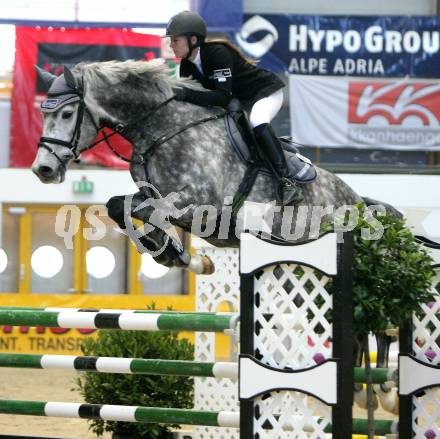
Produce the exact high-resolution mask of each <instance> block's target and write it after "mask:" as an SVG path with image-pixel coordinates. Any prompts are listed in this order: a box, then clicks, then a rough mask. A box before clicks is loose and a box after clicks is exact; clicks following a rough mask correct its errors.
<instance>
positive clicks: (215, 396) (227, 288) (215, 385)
mask: <svg viewBox="0 0 440 439" xmlns="http://www.w3.org/2000/svg"><path fill="white" fill-rule="evenodd" d="M198 253H201V254H206V255H208V256H209V257H210V258H211V259H212V261H213V262H214V265H215V273H214V274H212V275H210V276H197V290H196V311H200V312H203V311H205V312H206V311H207V312H216V311H218V310H219V307H220V306H222V305H224V304H225V303H226V304H227V306H228V308H229V311H233V312H238V310H239V297H240V276H239V270H238V249H231V248H214V247H211V246H209V244H207V247H200V248H199V249H198ZM222 310H224V309H223V306H222ZM195 344H196V346H195V360H196V361H215V360H216V357H215V334H213V333H206V332H198V333H196V339H195ZM223 360H224V359H223ZM230 361H237V346H235V349H234V352H232V353H231V358H230ZM194 408H196V409H199V410H214V411H219V410H227V411H238V410H239V405H238V386H237V382H236V381H231V380H228V379H216V378H196V379H195V401H194ZM194 432H195V434H196V437H197V438H198V439H238V438H239V433H238V430H236V429H229V428H215V427H195V428H194Z"/></svg>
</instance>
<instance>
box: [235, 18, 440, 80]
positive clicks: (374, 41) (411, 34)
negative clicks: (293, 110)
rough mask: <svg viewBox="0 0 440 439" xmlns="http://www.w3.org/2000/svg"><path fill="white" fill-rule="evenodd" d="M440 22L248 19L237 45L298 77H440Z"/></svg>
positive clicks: (264, 64) (271, 66)
mask: <svg viewBox="0 0 440 439" xmlns="http://www.w3.org/2000/svg"><path fill="white" fill-rule="evenodd" d="M439 29H440V17H411V16H357V17H356V16H353V17H349V16H316V15H270V14H264V15H245V17H244V23H243V25H242V27H241V29H240V32H238V33H236V34H234V36H233V38H234V40H235V42H236V43H237V44H238V45H239V46H240V47H241V49H243V51H244V52H246V53H247V54H248V55H250V56H253V57H255V58H259V59H261V66H262V67H266V68H269V69H270V70H273V71H277V72H285V71H287V72H289V73H292V74H298V75H331V76H347V75H348V76H374V77H406V76H410V77H422V78H439V77H440V69H439V66H440V32H439Z"/></svg>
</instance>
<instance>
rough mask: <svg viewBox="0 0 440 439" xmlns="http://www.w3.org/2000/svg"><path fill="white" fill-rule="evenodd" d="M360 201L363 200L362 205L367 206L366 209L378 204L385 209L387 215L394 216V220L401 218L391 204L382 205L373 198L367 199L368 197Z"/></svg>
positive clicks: (399, 213) (401, 215)
mask: <svg viewBox="0 0 440 439" xmlns="http://www.w3.org/2000/svg"><path fill="white" fill-rule="evenodd" d="M362 199H363V200H364V203H365V204H366V205H367V207H368V206H374V205H378V204H379V205H382V206H384V207H385V209H386V211H387V213H390V214H392V215H394V216H395V217H396V218H403V214H402V212H400V211H399V210H397V209H396V208H395V207H393V206H391V204H388V203H384V202H382V201H378V200H374V199H373V198H368V197H362Z"/></svg>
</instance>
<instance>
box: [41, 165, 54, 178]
mask: <svg viewBox="0 0 440 439" xmlns="http://www.w3.org/2000/svg"><path fill="white" fill-rule="evenodd" d="M53 172H54V171H53V169H52V168H51V167H50V166H40V167H39V168H38V173H39V174H40V175H42V176H43V177H51V176H52V175H53Z"/></svg>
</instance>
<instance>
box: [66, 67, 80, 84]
mask: <svg viewBox="0 0 440 439" xmlns="http://www.w3.org/2000/svg"><path fill="white" fill-rule="evenodd" d="M64 79H65V80H66V84H67V85H68V86H69V87H71V88H73V89H76V88H77V83H76V79H75V76H73V73H72V72H71V71H70V69H69V67H67V66H64Z"/></svg>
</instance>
